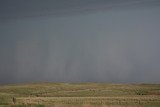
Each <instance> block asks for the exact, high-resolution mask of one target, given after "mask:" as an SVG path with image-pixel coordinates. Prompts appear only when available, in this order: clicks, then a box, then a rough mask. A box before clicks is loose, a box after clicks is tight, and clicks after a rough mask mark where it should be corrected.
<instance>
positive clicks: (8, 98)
mask: <svg viewBox="0 0 160 107" xmlns="http://www.w3.org/2000/svg"><path fill="white" fill-rule="evenodd" d="M13 99H14V100H13ZM0 107H160V84H106V83H32V84H16V85H13V84H12V85H0Z"/></svg>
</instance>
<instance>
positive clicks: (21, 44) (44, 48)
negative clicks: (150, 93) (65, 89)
mask: <svg viewBox="0 0 160 107" xmlns="http://www.w3.org/2000/svg"><path fill="white" fill-rule="evenodd" d="M86 11H87V12H86ZM159 12H160V2H159V0H135V1H129V0H115V1H113V0H56V1H54V0H51V1H49V0H47V1H42V0H34V1H30V0H27V1H26V0H25V1H24V0H18V1H17V0H15V1H8V0H4V1H3V0H1V1H0V13H1V14H0V23H1V24H0V83H14V82H27V81H58V82H129V83H130V82H146V83H147V82H149V83H159V82H160V79H159V76H160V72H159V71H160V57H159V55H160V48H159V46H160V42H159V41H160V36H159V35H160V33H159V30H160V21H159V19H160V14H159ZM42 16H43V17H42ZM44 16H45V17H44ZM55 16H59V17H55Z"/></svg>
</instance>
